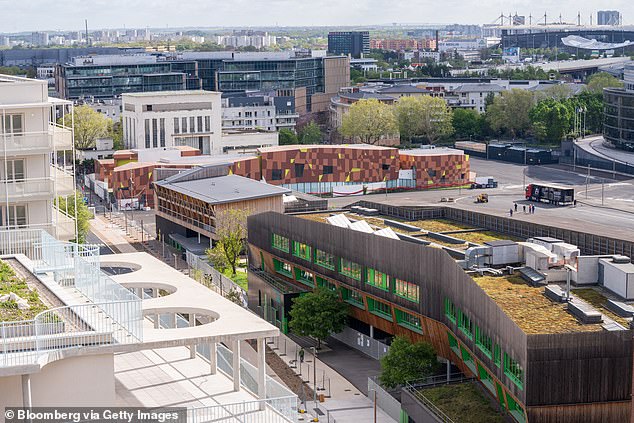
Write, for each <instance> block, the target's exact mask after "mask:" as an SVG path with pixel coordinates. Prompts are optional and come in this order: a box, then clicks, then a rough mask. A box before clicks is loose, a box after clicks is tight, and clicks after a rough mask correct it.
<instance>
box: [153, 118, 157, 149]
mask: <svg viewBox="0 0 634 423" xmlns="http://www.w3.org/2000/svg"><path fill="white" fill-rule="evenodd" d="M152 147H154V148H156V147H158V122H157V121H156V119H152Z"/></svg>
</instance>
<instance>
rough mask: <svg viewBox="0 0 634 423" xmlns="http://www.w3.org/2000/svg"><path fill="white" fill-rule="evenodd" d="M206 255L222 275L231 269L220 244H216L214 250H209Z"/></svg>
mask: <svg viewBox="0 0 634 423" xmlns="http://www.w3.org/2000/svg"><path fill="white" fill-rule="evenodd" d="M205 253H206V254H207V260H209V262H210V263H211V265H212V266H213V267H214V268H215V269H216V270H217V271H219V272H220V273H224V271H225V270H226V269H227V267H229V262H227V257H226V256H225V252H224V250H223V248H222V246H221V245H220V243H216V245H215V246H214V247H213V248H209V249H207V251H205Z"/></svg>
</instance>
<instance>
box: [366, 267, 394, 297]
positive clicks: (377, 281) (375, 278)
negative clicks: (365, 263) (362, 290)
mask: <svg viewBox="0 0 634 423" xmlns="http://www.w3.org/2000/svg"><path fill="white" fill-rule="evenodd" d="M365 282H366V283H367V284H368V285H372V286H376V287H377V288H380V289H383V290H385V291H389V290H390V285H389V283H388V280H387V275H386V274H385V273H383V272H379V271H378V270H375V269H370V268H367V269H365Z"/></svg>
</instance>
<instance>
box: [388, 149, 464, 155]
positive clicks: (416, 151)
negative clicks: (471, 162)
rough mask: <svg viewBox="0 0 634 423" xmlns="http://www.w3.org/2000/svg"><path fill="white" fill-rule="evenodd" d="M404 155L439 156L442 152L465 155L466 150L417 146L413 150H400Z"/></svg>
mask: <svg viewBox="0 0 634 423" xmlns="http://www.w3.org/2000/svg"><path fill="white" fill-rule="evenodd" d="M399 154H401V155H402V156H437V155H441V154H457V155H460V156H464V151H462V150H458V149H456V148H448V147H440V148H438V147H436V148H415V149H413V150H399Z"/></svg>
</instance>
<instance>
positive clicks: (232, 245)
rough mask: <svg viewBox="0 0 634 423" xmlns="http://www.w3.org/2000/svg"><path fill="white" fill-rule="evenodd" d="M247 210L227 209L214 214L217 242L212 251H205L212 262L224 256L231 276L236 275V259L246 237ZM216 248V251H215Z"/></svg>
mask: <svg viewBox="0 0 634 423" xmlns="http://www.w3.org/2000/svg"><path fill="white" fill-rule="evenodd" d="M247 215H248V210H244V209H227V210H223V211H222V212H219V213H217V214H216V235H217V236H218V240H217V241H216V245H215V246H214V248H213V249H211V250H207V251H206V253H207V257H209V258H210V259H211V260H210V261H212V262H213V260H214V258H216V257H219V256H224V258H225V260H226V262H227V267H231V274H232V275H233V276H235V275H236V267H237V265H238V259H239V258H240V253H241V252H242V247H243V245H244V244H243V243H244V239H245V238H246V236H247V226H246V223H247ZM216 248H217V249H218V250H217V251H214V250H216Z"/></svg>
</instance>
